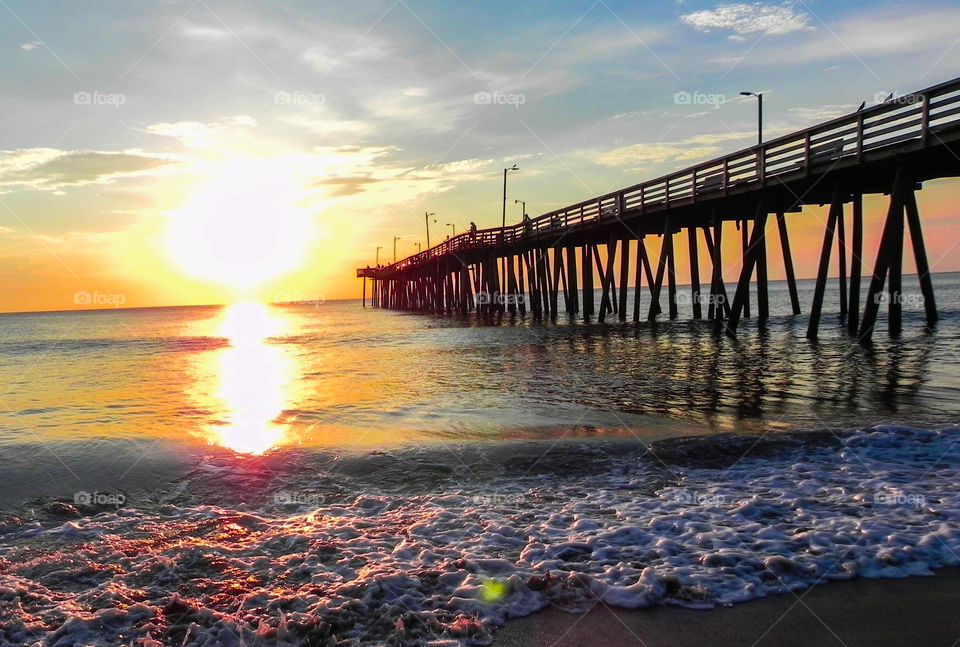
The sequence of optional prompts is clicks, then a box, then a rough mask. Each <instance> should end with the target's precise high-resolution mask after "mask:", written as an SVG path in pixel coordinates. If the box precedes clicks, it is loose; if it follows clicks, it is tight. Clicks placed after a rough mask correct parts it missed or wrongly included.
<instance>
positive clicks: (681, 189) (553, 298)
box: [357, 79, 960, 340]
mask: <svg viewBox="0 0 960 647" xmlns="http://www.w3.org/2000/svg"><path fill="white" fill-rule="evenodd" d="M957 175H960V79H954V80H952V81H949V82H946V83H942V84H940V85H937V86H933V87H930V88H927V89H925V90H922V91H919V92H915V93H913V94H910V95H907V96H906V97H900V98H898V99H894V100H890V101H887V102H885V103H882V104H880V105H877V106H873V107H871V108H868V109H866V110H860V111H858V112H855V113H853V114H850V115H846V116H843V117H839V118H837V119H833V120H831V121H828V122H825V123H822V124H819V125H817V126H814V127H812V128H808V129H806V130H803V131H800V132H796V133H793V134H790V135H786V136H783V137H778V138H776V139H774V140H771V141H768V142H766V143H764V144H761V145H757V146H755V147H752V148H749V149H745V150H742V151H738V152H736V153H733V154H731V155H727V156H725V157H722V158H718V159H715V160H711V161H707V162H704V163H701V164H698V165H696V166H693V167H690V168H687V169H684V170H682V171H678V172H676V173H672V174H670V175H667V176H664V177H661V178H658V179H655V180H651V181H648V182H644V183H641V184H637V185H634V186H631V187H628V188H625V189H621V190H619V191H615V192H613V193H609V194H606V195H602V196H598V197H595V198H591V199H589V200H586V201H584V202H580V203H577V204H574V205H571V206H569V207H565V208H563V209H558V210H556V211H553V212H550V213H547V214H544V215H542V216H540V217H538V218H535V219H533V220H532V221H530V222H528V223H521V224H517V225H512V226H507V227H503V228H494V229H486V230H481V231H477V232H468V233H464V234H460V235H458V236H454V237H453V238H451V239H449V240H447V241H444V242H443V243H441V244H439V245H436V246H434V247H431V248H430V249H427V250H424V251H423V252H421V253H419V254H416V255H414V256H411V257H409V258H405V259H403V260H401V261H399V262H396V263H393V264H392V265H388V266H386V267H383V268H370V267H366V268H360V269H358V270H357V276H358V277H362V278H363V279H364V305H366V280H367V279H368V278H369V279H372V282H373V289H372V292H371V297H372V303H373V305H375V306H380V307H384V308H394V309H401V310H413V311H418V312H431V313H438V314H439V313H446V314H450V313H461V314H464V313H467V312H470V311H474V310H475V311H477V312H479V313H481V314H484V315H495V316H499V315H502V314H503V313H504V312H509V313H510V314H517V313H519V314H520V315H525V314H526V311H527V308H528V306H529V309H530V310H531V314H532V316H533V317H534V318H535V319H539V318H542V317H551V318H552V317H556V316H557V314H558V312H559V311H560V309H561V300H562V306H563V309H564V310H565V311H566V312H567V313H568V314H569V315H570V316H571V317H572V316H576V315H578V314H579V315H581V316H582V317H583V319H584V320H589V319H590V318H591V317H593V316H596V319H597V320H598V321H601V322H602V321H604V319H605V317H606V316H608V315H611V314H612V315H617V316H618V318H619V319H620V320H621V321H625V320H626V319H627V318H628V317H629V316H630V314H631V313H630V312H629V311H628V305H627V301H628V291H629V290H628V288H629V283H630V280H631V277H632V279H633V286H634V295H633V308H632V319H633V321H640V319H641V314H642V310H646V318H647V319H650V320H654V319H656V317H657V316H658V315H659V314H661V313H663V314H666V315H668V316H669V318H670V319H676V318H677V317H678V315H679V306H680V305H683V302H684V301H686V302H687V304H688V305H689V306H690V308H691V314H692V316H693V318H694V319H701V318H703V317H704V316H706V317H707V318H709V319H713V320H715V321H716V322H717V323H718V324H719V325H720V326H722V327H723V329H725V330H726V332H727V333H729V334H731V335H733V334H735V332H736V330H737V327H738V324H739V321H740V319H741V318H742V317H749V316H750V300H751V295H750V291H751V283H753V284H755V285H754V288H755V290H756V304H755V306H756V315H757V318H758V319H759V320H760V321H765V320H767V319H768V318H769V305H768V286H767V261H768V259H767V252H766V240H767V236H768V234H767V230H768V229H772V226H771V227H768V225H772V224H773V222H776V229H777V235H778V237H779V240H780V247H781V253H782V257H783V258H782V260H783V264H784V269H785V273H786V277H787V282H788V285H789V288H790V297H791V306H792V310H793V314H794V315H798V314H800V312H801V307H800V302H799V298H798V295H797V287H796V280H795V277H794V270H793V260H792V256H791V250H790V241H789V236H788V231H787V219H788V218H787V216H788V215H791V214H796V213H798V212H800V210H801V207H803V206H804V205H824V204H827V205H830V208H829V212H828V214H827V218H826V224H825V228H824V236H823V243H822V246H821V248H820V251H819V269H818V275H817V283H816V289H815V290H814V295H813V301H812V303H811V306H810V318H809V323H808V327H807V336H808V337H810V338H815V337H816V336H817V334H818V330H819V323H820V315H821V311H822V309H823V302H824V293H825V288H826V283H827V272H828V269H829V266H830V261H831V254H832V248H833V245H834V242H833V241H834V239H835V238H836V240H837V256H838V265H839V268H840V276H839V292H840V301H839V308H840V314H841V316H843V317H845V318H846V327H847V329H848V330H849V332H850V333H851V334H853V335H856V336H858V337H859V338H860V339H862V340H869V339H870V338H871V337H872V334H873V329H874V326H875V324H876V320H877V316H878V313H879V310H880V307H881V305H882V302H883V301H884V298H883V296H884V294H885V293H884V286H885V284H888V285H889V290H888V291H889V294H891V295H893V297H892V298H889V299H886V306H887V309H888V316H887V321H888V328H889V331H890V334H891V335H892V336H897V335H899V333H900V330H901V326H902V323H901V321H902V305H903V304H902V298H901V297H902V294H903V292H902V285H901V284H902V265H903V253H904V242H905V235H904V234H905V231H904V230H905V224H904V223H905V222H906V225H907V226H908V227H909V233H910V240H911V244H912V252H913V256H914V259H915V261H916V266H917V273H918V277H919V283H920V292H921V293H922V295H923V305H924V309H925V317H926V322H927V324H928V325H932V324H933V323H934V322H935V321H936V319H937V310H936V302H935V300H934V293H933V285H932V283H931V281H930V274H929V266H928V261H927V255H926V250H925V248H924V242H923V234H922V228H921V218H920V214H919V212H918V209H917V203H916V197H915V193H916V191H917V190H919V189H920V183H921V182H924V181H927V180H931V179H936V178H943V177H953V176H957ZM866 194H887V195H889V196H890V200H889V208H888V212H887V216H886V219H885V223H884V226H883V231H882V235H881V237H880V245H879V249H878V252H877V258H876V262H875V266H874V268H873V273H872V276H871V275H869V274H868V275H866V276H863V273H864V269H865V268H863V267H862V259H861V253H862V247H863V196H864V195H866ZM848 203H849V204H850V205H851V208H850V212H851V213H850V220H849V221H848V220H847V216H846V215H845V213H844V211H845V205H846V204H848ZM771 215H772V216H774V218H771V219H770V220H769V221H768V216H771ZM794 217H795V216H794ZM729 222H733V223H735V224H736V226H737V229H738V230H739V231H740V236H739V238H740V243H741V248H740V250H739V256H740V262H739V266H740V276H739V280H738V281H737V284H736V286H735V288H734V289H733V290H732V291H728V289H727V286H726V285H725V282H724V279H723V271H722V270H723V268H724V267H725V265H724V262H723V260H722V259H723V258H724V253H723V249H722V247H723V236H722V231H723V225H724V223H729ZM848 223H849V224H848ZM846 227H849V229H850V231H849V233H850V245H849V248H848V246H847V231H846ZM684 233H686V236H685V237H686V239H687V240H686V241H685V242H684V241H683V240H682V238H683V237H684V236H682V234H684ZM678 235H681V240H680V241H675V238H676V237H677V236H678ZM647 236H656V237H659V247H660V251H659V254H655V250H654V249H653V247H651V249H650V250H648V249H647V246H646V243H645V238H646V237H647ZM701 239H702V240H701ZM677 245H687V246H688V249H689V262H690V275H691V286H690V290H691V293H690V295H689V297H688V298H684V297H685V295H681V294H679V293H678V290H677V287H678V286H677V278H676V260H677V255H676V253H675V249H676V247H677ZM601 248H604V250H605V251H604V253H601ZM701 248H702V249H703V250H704V251H705V252H706V254H705V261H706V262H704V263H703V265H709V280H707V281H706V286H708V287H706V289H704V290H701V280H702V279H703V277H702V276H701V274H702V273H701V269H702V268H701V263H700V255H701V254H702V253H703V252H701V251H700V250H701ZM795 251H799V252H800V253H815V252H814V251H813V250H795ZM848 251H849V254H848ZM634 255H635V258H634V260H633V262H632V263H631V258H632V257H633V256H634ZM848 256H849V258H848ZM618 264H619V268H618ZM631 266H632V267H631ZM868 271H869V270H868ZM848 277H849V282H848ZM861 278H863V279H864V282H865V283H866V284H867V293H866V295H865V296H866V298H865V299H864V300H863V301H862V302H861ZM578 282H579V285H580V286H582V287H578ZM644 282H646V285H647V292H648V293H649V294H648V295H646V297H645V298H646V300H647V303H646V304H645V305H644V307H643V308H641V296H642V292H643V289H642V287H643V283H644ZM594 286H597V288H598V289H602V296H601V299H600V305H599V310H595V304H594ZM664 289H665V290H666V295H667V299H666V304H665V305H666V308H667V309H666V311H664V310H663V305H662V303H661V296H662V293H663V292H664ZM861 306H862V307H863V310H862V314H861Z"/></svg>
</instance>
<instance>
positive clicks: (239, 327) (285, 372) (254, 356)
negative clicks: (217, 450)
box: [210, 303, 291, 454]
mask: <svg viewBox="0 0 960 647" xmlns="http://www.w3.org/2000/svg"><path fill="white" fill-rule="evenodd" d="M282 332H283V331H282V325H281V321H280V320H279V319H277V318H276V317H273V316H271V314H270V311H269V309H268V307H267V306H265V305H262V304H259V303H238V304H234V305H231V306H229V307H228V308H226V310H225V311H224V314H223V321H222V324H221V326H220V331H219V333H220V334H221V335H222V336H224V337H227V338H228V339H229V340H230V347H229V348H226V349H224V350H223V351H221V353H219V354H218V355H219V356H218V357H217V363H216V366H215V371H216V379H217V388H216V391H214V393H213V397H214V398H215V399H216V400H217V401H218V402H217V404H218V405H219V407H220V408H221V409H222V410H223V411H224V416H223V419H222V420H221V421H220V424H218V425H216V426H213V427H211V428H210V432H211V441H212V442H215V443H216V444H218V445H222V446H224V447H228V448H230V449H232V450H234V451H236V452H241V453H246V454H262V453H263V452H265V451H267V450H268V449H270V448H272V447H275V446H277V445H280V444H282V443H283V442H284V436H285V428H284V426H283V425H280V424H278V423H277V422H276V419H277V417H278V416H279V415H280V414H281V413H282V412H283V411H284V409H286V408H287V404H288V403H287V398H288V393H287V388H286V387H287V383H288V382H289V379H290V374H291V367H290V363H289V359H288V358H286V357H285V356H284V355H283V353H282V351H281V349H280V348H279V347H277V346H275V345H272V344H270V343H268V342H267V339H268V338H269V337H272V336H275V335H278V334H281V333H282Z"/></svg>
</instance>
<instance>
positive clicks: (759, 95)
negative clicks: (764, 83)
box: [740, 92, 763, 145]
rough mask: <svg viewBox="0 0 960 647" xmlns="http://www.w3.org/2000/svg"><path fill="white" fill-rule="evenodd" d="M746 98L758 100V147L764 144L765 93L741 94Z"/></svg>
mask: <svg viewBox="0 0 960 647" xmlns="http://www.w3.org/2000/svg"><path fill="white" fill-rule="evenodd" d="M740 94H742V95H743V96H745V97H756V98H757V145H760V144H762V143H763V92H741V93H740Z"/></svg>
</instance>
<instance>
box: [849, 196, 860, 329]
mask: <svg viewBox="0 0 960 647" xmlns="http://www.w3.org/2000/svg"><path fill="white" fill-rule="evenodd" d="M851 227H852V229H853V231H852V232H851V234H852V240H851V242H850V294H849V304H848V305H847V331H848V332H849V333H850V334H851V335H855V334H857V326H858V325H859V323H860V273H861V272H862V269H861V267H862V265H863V259H862V256H863V196H862V195H861V194H859V193H855V194H854V196H853V222H852V224H851Z"/></svg>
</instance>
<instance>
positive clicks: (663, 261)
mask: <svg viewBox="0 0 960 647" xmlns="http://www.w3.org/2000/svg"><path fill="white" fill-rule="evenodd" d="M663 222H664V224H663V238H662V239H661V240H660V258H658V259H657V278H656V279H655V280H654V281H653V282H652V283H651V284H650V296H651V298H652V301H651V303H650V309H649V310H648V311H647V319H648V320H650V321H653V320H654V319H656V318H657V314H658V313H659V312H660V291H661V289H662V288H663V276H664V274H665V273H666V271H667V259H668V258H669V257H670V256H671V255H672V254H673V230H672V227H671V224H670V216H667V217H666V218H664V221H663ZM673 296H676V294H675V293H674V295H673ZM669 306H670V307H669V311H670V315H671V318H672V317H673V316H675V314H674V310H675V309H676V302H673V303H671V304H669Z"/></svg>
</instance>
